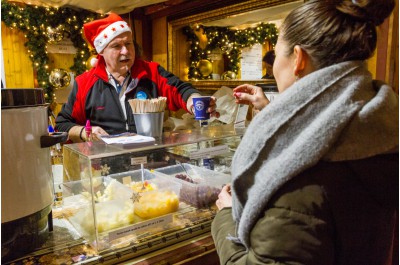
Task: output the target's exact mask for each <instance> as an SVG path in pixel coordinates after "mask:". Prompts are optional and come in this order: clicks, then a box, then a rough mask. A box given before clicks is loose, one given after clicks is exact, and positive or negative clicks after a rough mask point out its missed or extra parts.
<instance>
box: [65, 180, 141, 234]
mask: <svg viewBox="0 0 400 265" xmlns="http://www.w3.org/2000/svg"><path fill="white" fill-rule="evenodd" d="M92 187H93V189H92ZM62 188H63V196H64V201H63V207H64V211H63V212H64V213H66V214H68V216H66V217H67V218H68V220H69V221H70V222H71V223H72V225H73V226H74V227H75V228H76V229H77V230H78V231H79V232H80V233H81V234H82V235H93V234H94V233H95V228H96V230H97V232H98V233H103V232H106V231H110V230H113V229H117V228H119V227H123V226H126V225H130V224H132V223H133V222H134V205H133V202H132V200H131V199H130V198H131V197H132V192H131V191H130V189H129V188H127V187H126V186H124V185H122V184H121V183H119V182H118V181H116V180H113V179H111V178H108V177H97V178H92V179H83V180H80V181H73V182H68V183H64V184H63V186H62Z"/></svg>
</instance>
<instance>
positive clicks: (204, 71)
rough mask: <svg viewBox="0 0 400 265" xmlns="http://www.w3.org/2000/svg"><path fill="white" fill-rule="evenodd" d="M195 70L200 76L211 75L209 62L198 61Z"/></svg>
mask: <svg viewBox="0 0 400 265" xmlns="http://www.w3.org/2000/svg"><path fill="white" fill-rule="evenodd" d="M197 69H199V72H200V74H201V75H202V76H204V77H206V76H209V75H210V74H211V73H212V63H211V62H210V61H209V60H205V59H203V60H200V61H199V62H198V63H197Z"/></svg>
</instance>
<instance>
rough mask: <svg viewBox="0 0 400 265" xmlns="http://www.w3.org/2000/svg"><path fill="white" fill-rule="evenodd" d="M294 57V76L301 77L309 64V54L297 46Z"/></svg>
mask: <svg viewBox="0 0 400 265" xmlns="http://www.w3.org/2000/svg"><path fill="white" fill-rule="evenodd" d="M293 55H294V69H293V70H294V75H295V76H299V75H300V73H301V72H303V71H304V69H305V68H306V63H307V59H308V58H307V54H306V52H305V51H304V50H303V49H302V48H301V47H300V46H299V45H296V46H294V48H293Z"/></svg>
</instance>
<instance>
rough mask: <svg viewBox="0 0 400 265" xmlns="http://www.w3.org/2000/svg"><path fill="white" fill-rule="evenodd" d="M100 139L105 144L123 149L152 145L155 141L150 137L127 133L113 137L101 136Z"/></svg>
mask: <svg viewBox="0 0 400 265" xmlns="http://www.w3.org/2000/svg"><path fill="white" fill-rule="evenodd" d="M101 139H102V140H103V141H104V142H105V143H107V144H113V145H119V146H122V147H123V148H134V147H143V146H148V145H154V144H155V141H156V139H155V138H153V137H151V136H144V135H139V134H136V133H129V132H126V133H121V134H114V135H102V136H101Z"/></svg>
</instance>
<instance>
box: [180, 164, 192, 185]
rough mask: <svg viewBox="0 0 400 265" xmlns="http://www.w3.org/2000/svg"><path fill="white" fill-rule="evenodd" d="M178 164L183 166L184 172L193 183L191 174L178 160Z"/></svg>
mask: <svg viewBox="0 0 400 265" xmlns="http://www.w3.org/2000/svg"><path fill="white" fill-rule="evenodd" d="M176 163H177V164H178V165H180V166H181V168H182V169H183V171H185V174H186V176H187V177H188V178H189V179H190V180H191V181H192V182H193V178H192V177H191V176H190V175H189V173H188V172H187V170H186V168H185V167H184V166H183V165H182V163H181V162H179V161H178V160H176Z"/></svg>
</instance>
